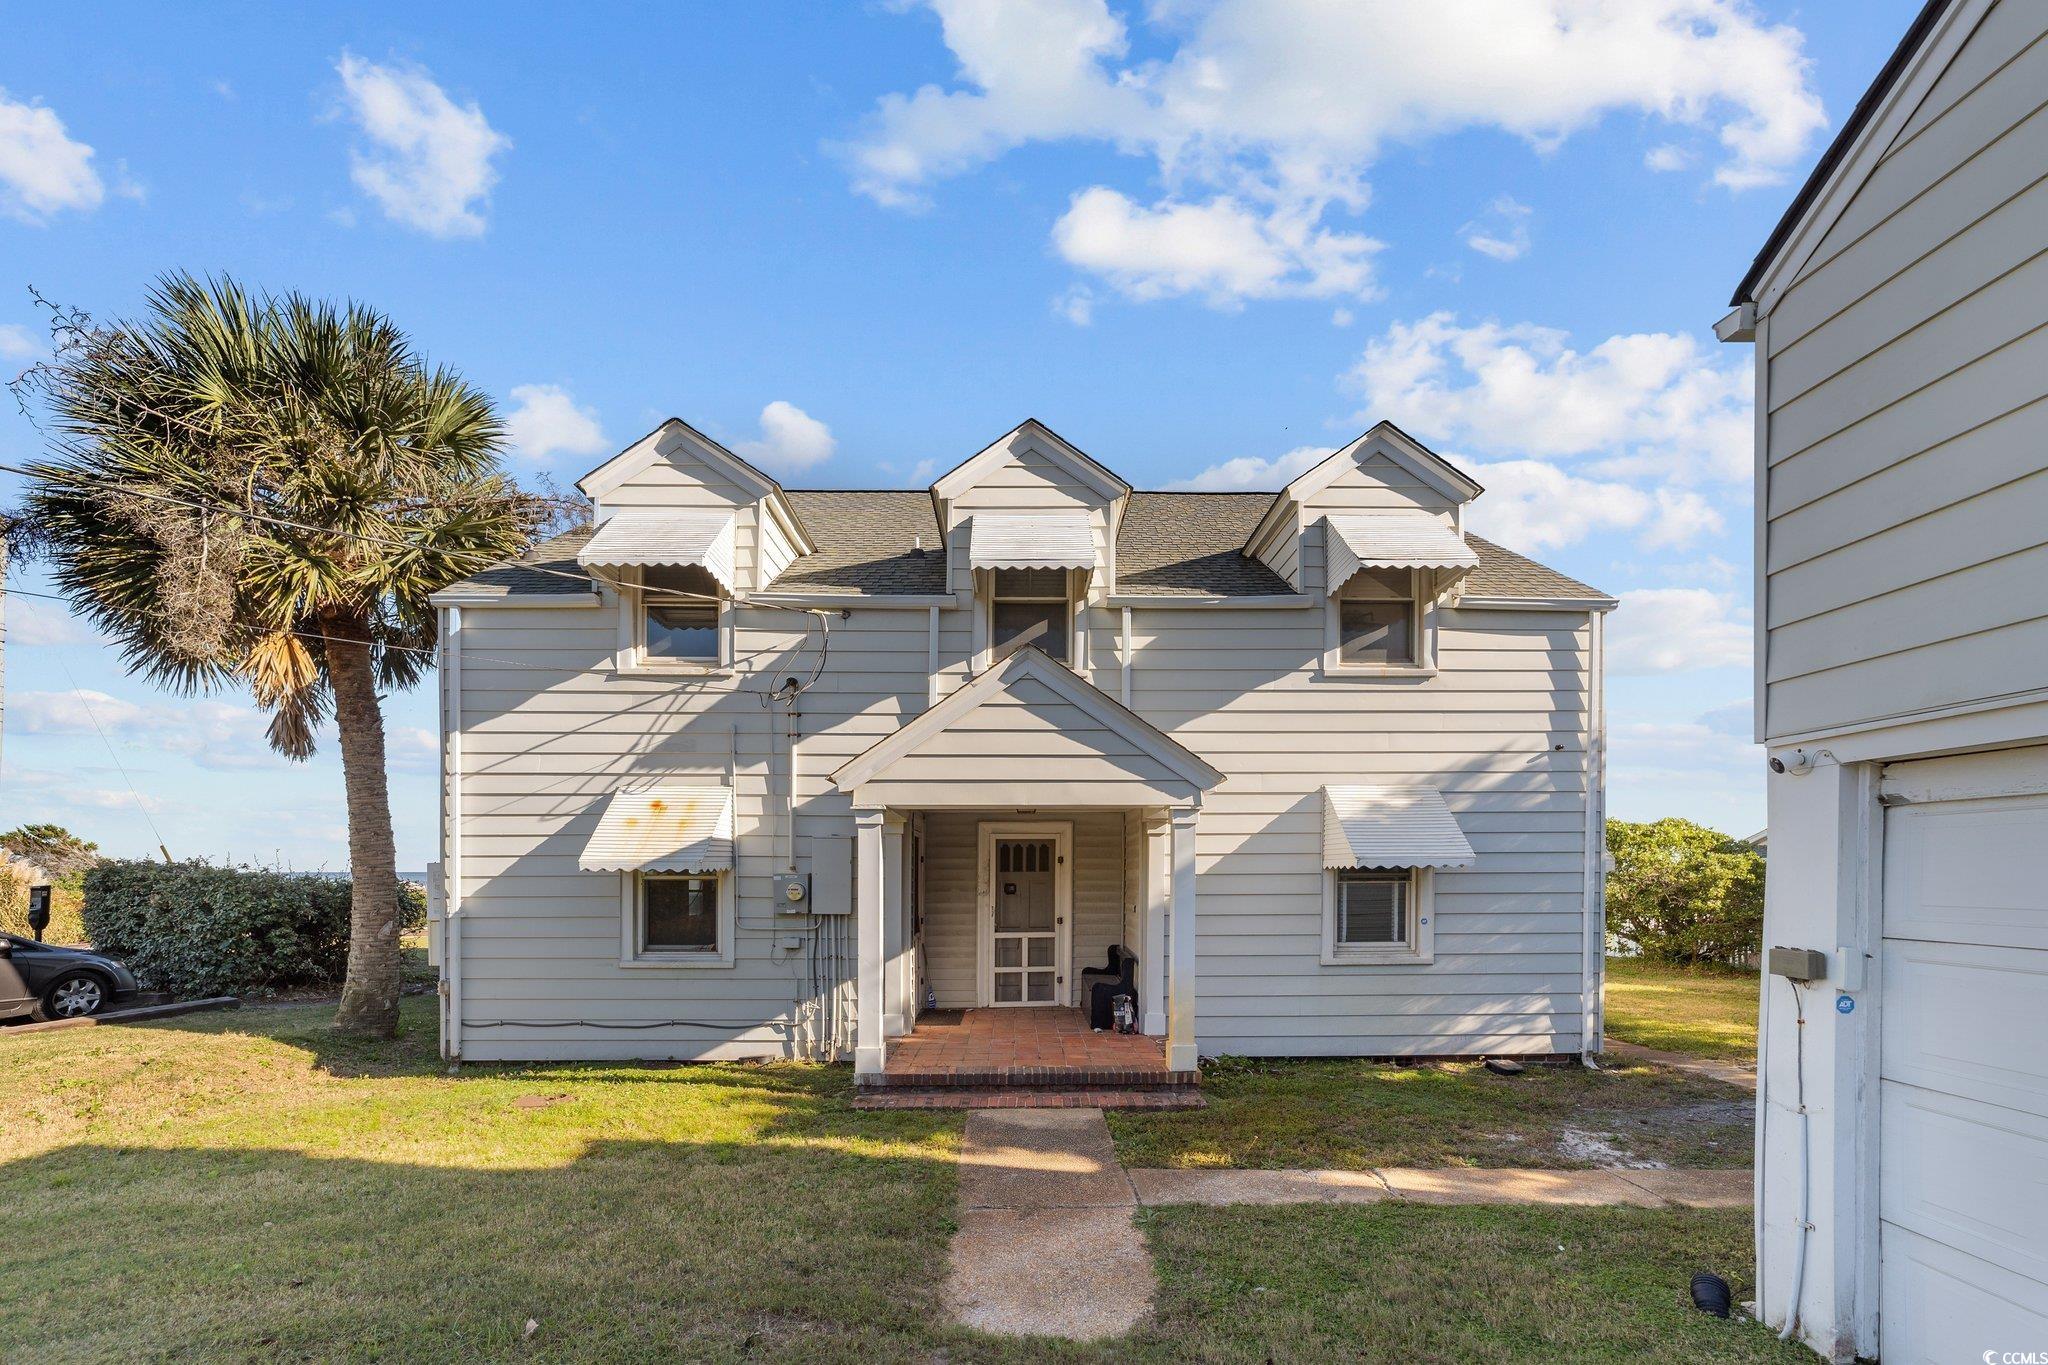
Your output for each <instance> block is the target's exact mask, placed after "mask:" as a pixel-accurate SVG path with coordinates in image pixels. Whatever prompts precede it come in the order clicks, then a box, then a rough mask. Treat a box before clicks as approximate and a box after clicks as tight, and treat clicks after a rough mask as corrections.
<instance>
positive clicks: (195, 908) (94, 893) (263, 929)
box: [83, 860, 426, 996]
mask: <svg viewBox="0 0 2048 1365" xmlns="http://www.w3.org/2000/svg"><path fill="white" fill-rule="evenodd" d="M349 894H350V883H349V882H348V881H347V880H345V879H343V878H340V877H324V876H319V875H317V874H313V873H305V872H271V871H265V870H263V869H261V868H247V867H223V866H220V865H218V864H214V863H209V862H205V861H203V860H193V861H189V862H179V863H159V862H146V861H139V860H138V861H116V862H108V863H103V864H101V865H100V866H98V867H96V868H94V869H93V870H92V871H90V872H88V873H86V874H85V903H84V907H83V918H84V924H85V932H86V936H87V937H88V938H89V939H90V940H91V941H92V944H93V946H94V947H95V948H97V949H98V950H99V951H101V952H103V953H107V954H109V955H111V956H113V957H118V958H120V959H122V960H123V961H124V962H126V963H127V964H128V966H129V968H130V969H131V970H132V971H134V973H135V975H136V976H137V977H138V978H139V979H140V980H141V982H142V984H143V985H144V986H145V987H148V988H151V989H155V990H167V991H171V992H173V993H174V994H177V995H181V996H200V995H230V994H241V993H244V992H248V991H254V990H281V989H287V988H291V987H302V986H323V985H329V984H332V983H334V982H337V981H339V980H340V979H341V976H342V973H343V971H344V970H345V968H346V967H347V965H348V908H349ZM399 920H400V926H401V928H404V929H416V928H418V927H419V926H420V925H421V924H423V923H424V922H425V920H426V900H425V897H424V895H423V894H421V892H420V890H419V888H417V887H414V886H411V885H409V884H407V883H404V882H401V883H400V884H399Z"/></svg>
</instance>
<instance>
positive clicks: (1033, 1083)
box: [861, 1066, 1202, 1090]
mask: <svg viewBox="0 0 2048 1365" xmlns="http://www.w3.org/2000/svg"><path fill="white" fill-rule="evenodd" d="M1201 1083H1202V1073H1201V1072H1199V1071H1167V1070H1165V1069H1163V1068H1158V1067H1101V1066H1000V1067H990V1068H987V1069H986V1070H980V1071H975V1070H968V1069H966V1068H960V1067H949V1068H947V1069H945V1070H939V1071H909V1070H903V1071H885V1072H883V1073H882V1074H881V1075H879V1076H869V1077H866V1078H864V1079H863V1080H862V1081H861V1088H862V1089H864V1090H898V1089H913V1090H1005V1089H1011V1088H1013V1087H1017V1086H1028V1087H1030V1088H1032V1089H1035V1090H1069V1089H1092V1090H1103V1089H1110V1090H1177V1089H1188V1088H1192V1087H1195V1086H1199V1085H1200V1084H1201Z"/></svg>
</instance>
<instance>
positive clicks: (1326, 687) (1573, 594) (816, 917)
mask: <svg viewBox="0 0 2048 1365" xmlns="http://www.w3.org/2000/svg"><path fill="white" fill-rule="evenodd" d="M579 487H581V488H582V489H583V490H584V492H585V493H587V494H588V495H589V497H590V498H591V499H592V501H593V502H594V503H595V505H596V518H597V520H596V525H595V528H594V530H584V531H578V532H572V533H570V534H568V535H565V536H561V537H558V538H556V539H554V540H552V541H549V542H548V543H546V544H544V545H542V546H540V547H539V548H538V549H537V550H536V551H534V552H533V553H532V554H531V555H530V556H528V557H527V558H526V559H525V560H522V561H520V562H518V563H512V564H506V565H502V566H499V567H497V568H494V569H491V570H489V571H487V572H485V573H483V574H480V575H478V576H477V577H475V578H473V579H471V580H469V581H466V582H463V583H458V584H456V585H454V586H453V587H450V588H448V589H447V590H446V591H444V592H442V593H440V594H438V595H437V596H436V598H435V602H436V604H437V605H438V606H439V607H440V608H441V610H442V612H443V623H442V626H443V641H444V645H443V649H444V657H443V666H442V670H441V680H442V706H443V727H444V735H445V755H444V758H445V773H446V779H447V780H446V783H445V786H444V794H445V799H446V821H445V826H444V835H443V840H444V842H443V854H442V860H443V862H444V864H445V866H446V869H447V883H448V887H449V895H448V897H447V902H446V920H445V924H444V926H443V929H442V932H441V934H440V935H439V936H438V939H437V941H438V942H439V944H440V945H441V946H440V948H439V953H440V956H441V958H442V959H443V960H444V969H443V970H444V977H445V983H446V991H445V996H446V1013H445V1016H444V1034H443V1037H444V1046H445V1048H446V1049H447V1051H448V1053H449V1055H450V1056H453V1057H460V1058H468V1059H505V1058H516V1059H528V1058H573V1057H584V1058H608V1057H613V1058H686V1059H705V1058H736V1057H780V1056H790V1055H803V1056H835V1055H851V1056H852V1057H853V1059H854V1061H855V1065H856V1069H857V1071H858V1073H859V1074H860V1075H861V1076H863V1077H873V1076H874V1075H875V1074H876V1073H877V1072H878V1071H879V1070H880V1068H881V1067H882V1065H883V1063H884V1060H885V1058H886V1056H887V1055H888V1050H889V1047H890V1040H891V1039H893V1038H895V1037H898V1036H900V1035H901V1034H903V1033H904V1032H906V1031H908V1030H910V1029H912V1028H913V1027H914V1026H915V1025H916V1022H917V1017H918V1015H919V1013H920V1012H921V1011H922V1010H924V1009H925V1008H927V1006H928V1005H935V1006H937V1007H939V1008H941V1009H954V1008H961V1009H973V1008H977V1007H983V1006H987V1007H1002V1006H1007V1005H1067V1004H1070V1003H1079V1002H1080V996H1079V994H1078V990H1077V986H1078V981H1077V977H1078V973H1079V972H1080V970H1081V969H1082V968H1084V967H1090V966H1099V965H1101V964H1102V963H1103V962H1104V960H1105V959H1106V957H1107V955H1108V951H1109V949H1110V947H1111V945H1113V944H1115V945H1123V946H1125V947H1127V948H1128V949H1130V950H1131V951H1133V952H1135V954H1136V956H1137V959H1138V965H1137V969H1136V975H1135V984H1136V986H1137V995H1138V1015H1139V1020H1138V1022H1139V1024H1140V1026H1141V1028H1142V1031H1143V1032H1146V1033H1149V1034H1154V1035H1163V1036H1164V1037H1165V1038H1166V1040H1167V1047H1166V1049H1165V1055H1166V1056H1167V1057H1168V1058H1169V1059H1170V1060H1171V1064H1172V1066H1173V1067H1174V1068H1175V1069H1177V1070H1179V1069H1187V1068H1191V1067H1192V1066H1193V1065H1194V1060H1195V1057H1196V1055H1197V1053H1198V1052H1199V1053H1200V1054H1203V1055H1211V1054H1219V1053H1251V1054H1264V1055H1290V1054H1315V1055H1345V1056H1354V1055H1367V1056H1420V1055H1429V1056H1459V1055H1478V1054H1489V1053H1516V1054H1524V1055H1535V1056H1547V1055H1557V1054H1563V1055H1577V1054H1580V1053H1583V1052H1588V1051H1591V1050H1594V1049H1596V1048H1597V1047H1598V1045H1599V1010H1600V981H1601V966H1602V957H1601V944H1602V906H1601V886H1602V881H1601V878H1602V847H1601V841H1600V838H1599V831H1600V829H1601V819H1602V804H1603V803H1602V773H1603V768H1602V763H1603V758H1602V721H1601V699H1600V679H1601V625H1602V621H1603V615H1604V613H1605V612H1606V611H1607V610H1608V609H1609V608H1611V607H1612V606H1613V605H1614V602H1613V600H1612V599H1611V598H1608V597H1606V596H1605V595H1603V594H1601V593H1599V592H1597V591H1595V590H1594V589H1592V588H1589V587H1587V586H1585V585H1584V584H1582V583H1577V582H1574V581H1573V580H1571V579H1569V578H1566V577H1564V576H1563V575H1561V574H1558V573H1555V572H1553V571H1551V570H1549V569H1546V568H1543V567H1542V566H1540V565H1538V564H1535V563H1532V562H1531V561H1529V560H1527V559H1524V558H1522V557H1521V556H1519V555H1516V554H1513V553H1511V552H1509V551H1507V550H1504V549H1501V548H1499V547H1497V546H1494V545H1490V544H1488V543H1487V542H1485V541H1483V540H1480V539H1479V538H1477V537H1475V536H1470V535H1467V534H1466V533H1465V532H1464V529H1463V528H1464V525H1465V512H1466V508H1467V505H1468V504H1469V503H1470V502H1471V501H1472V500H1473V499H1474V498H1475V497H1477V496H1479V494H1480V488H1479V486H1478V485H1477V484H1475V483H1474V482H1473V481H1472V480H1471V479H1469V478H1468V477H1466V476H1465V475H1464V474H1463V473H1461V472H1459V471H1458V470H1457V469H1455V468H1453V467H1452V466H1451V465H1450V464H1448V463H1447V462H1445V461H1444V460H1442V459H1440V458H1439V457H1437V456H1436V455H1434V454H1432V453H1431V452H1430V451H1428V450H1426V449H1424V448H1423V447H1422V446H1421V445H1419V444H1418V443H1416V442H1415V441H1414V440H1412V439H1411V438H1409V437H1408V436H1407V435H1405V434H1403V433H1402V432H1401V431H1399V430H1397V429H1396V428H1394V427H1393V426H1391V425H1388V424H1382V425H1380V426H1378V427H1375V428H1374V429H1373V430H1372V431H1370V432H1368V433H1366V434H1365V435H1364V436H1362V437H1360V438H1359V439H1358V440H1356V441H1354V442H1352V443H1351V444H1349V445H1348V446H1346V447H1345V448H1344V449H1343V450H1341V451H1338V452H1337V453H1335V454H1334V455H1332V456H1331V457H1330V458H1329V459H1327V460H1325V461H1324V462H1323V463H1321V464H1319V465H1318V466H1316V467H1315V468H1314V469H1312V470H1310V471H1309V472H1307V473H1306V474H1304V475H1302V476H1301V477H1300V478H1298V479H1296V480H1295V481H1294V482H1293V483H1292V484H1290V485H1289V486H1288V487H1287V488H1286V489H1284V490H1282V491H1281V492H1279V493H1277V494H1275V493H1258V494H1248V493H1146V492H1133V491H1132V490H1131V488H1130V486H1129V485H1128V484H1126V483H1125V482H1124V481H1123V480H1122V479H1120V478H1119V477H1117V475H1115V474H1114V473H1112V472H1111V471H1110V470H1108V469H1106V468H1104V467H1103V466H1102V465H1100V464H1098V463H1096V461H1094V460H1093V459H1091V458H1089V457H1088V456H1087V455H1085V454H1083V453H1082V452H1081V451H1079V450H1077V449H1075V448H1074V447H1073V446H1072V445H1070V444H1068V443H1067V442H1066V441H1064V440H1062V439H1061V438H1060V437H1059V436H1057V435H1055V434H1054V433H1053V432H1051V431H1050V430H1048V429H1047V428H1046V427H1044V426H1043V425H1041V424H1040V423H1038V422H1035V421H1031V422H1026V423H1024V424H1023V425H1021V426H1019V427H1017V428H1016V429H1015V430H1014V431H1011V432H1010V433H1008V434H1007V435H1005V436H1004V437H1002V438H1001V439H1000V440H998V441H996V442H995V443H994V444H993V445H991V446H989V447H988V448H987V449H986V450H983V451H982V452H980V453H979V454H977V455H975V456H973V457H972V458H971V459H968V460H967V461H966V462H964V463H963V464H961V465H960V466H959V467H958V468H956V469H954V470H953V471H952V472H950V473H948V474H946V475H945V476H944V477H942V478H941V479H939V481H938V482H937V483H935V484H934V485H932V487H931V488H930V489H929V490H909V489H904V490H885V491H840V490H817V491H796V490H785V489H783V488H782V487H780V486H779V485H778V484H776V483H775V481H774V480H772V479H770V478H768V477H767V476H765V475H763V474H761V473H760V472H759V471H757V470H755V469H752V468H750V467H749V466H748V465H747V464H745V463H744V462H742V461H741V460H739V459H738V458H736V457H735V456H734V455H733V454H732V453H731V452H729V451H727V450H725V449H724V448H722V447H721V446H719V445H718V444H716V443H715V442H713V441H711V440H709V439H708V438H706V437H705V436H703V435H702V434H701V433H699V432H697V431H694V430H692V429H691V428H690V427H688V426H687V425H685V424H683V423H682V422H678V421H669V422H667V423H664V424H663V425H662V426H661V427H660V428H659V429H657V430H656V431H654V432H653V433H651V434H650V435H648V436H647V437H645V438H644V439H642V440H640V441H638V442H636V443H635V444H633V445H632V446H631V447H629V448H628V449H626V450H625V451H624V452H623V453H621V454H620V455H618V456H617V457H615V458H613V459H612V460H610V461H608V462H607V463H605V464H604V465H603V466H601V467H600V468H598V469H597V470H595V471H593V472H592V473H591V474H589V475H587V476H586V477H585V478H584V479H583V480H582V481H581V482H580V484H579Z"/></svg>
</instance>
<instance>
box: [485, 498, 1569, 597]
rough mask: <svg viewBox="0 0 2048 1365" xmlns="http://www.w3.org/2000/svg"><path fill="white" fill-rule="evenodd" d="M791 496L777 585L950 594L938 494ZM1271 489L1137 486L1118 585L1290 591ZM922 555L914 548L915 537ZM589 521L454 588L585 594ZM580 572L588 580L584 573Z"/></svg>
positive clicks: (1522, 561) (1501, 572)
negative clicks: (1262, 558) (792, 524)
mask: <svg viewBox="0 0 2048 1365" xmlns="http://www.w3.org/2000/svg"><path fill="white" fill-rule="evenodd" d="M788 497H789V501H790V505H791V506H792V507H793V508H794V509H795V510H796V514H797V517H798V518H799V519H800V520H801V521H802V522H803V524H804V529H805V530H806V531H809V532H810V534H811V538H812V539H813V540H814V541H816V542H817V545H818V549H817V552H816V553H815V554H809V555H805V556H804V557H803V558H802V559H799V560H798V561H797V562H796V563H795V564H793V565H791V566H790V567H789V569H787V570H786V571H785V572H784V573H783V574H782V576H781V577H779V578H777V579H776V580H775V583H774V585H773V586H774V588H775V590H776V591H778V592H841V593H877V594H904V593H908V594H923V593H943V592H944V591H945V590H946V564H945V556H944V555H943V554H941V553H940V552H939V543H940V542H939V527H938V523H937V521H936V520H935V519H934V518H933V516H932V503H931V498H930V496H929V495H927V494H926V493H925V492H924V491H922V490H920V489H880V490H873V489H864V490H851V489H818V490H791V491H790V492H789V494H788ZM1272 501H1273V494H1271V493H1133V494H1131V501H1130V506H1129V507H1128V508H1127V509H1126V510H1125V513H1124V520H1123V529H1122V530H1121V532H1119V534H1118V536H1117V542H1116V554H1117V589H1118V591H1119V592H1124V593H1129V594H1131V595H1133V596H1141V595H1146V594H1157V595H1159V596H1166V597H1201V596H1216V597H1246V596H1260V595H1264V594H1269V593H1287V592H1291V591H1293V590H1292V589H1291V588H1289V587H1288V585H1287V582H1286V580H1285V579H1283V578H1281V577H1280V576H1279V575H1278V574H1276V573H1274V572H1273V571H1272V570H1271V569H1269V568H1267V567H1266V566H1265V565H1264V564H1262V563H1260V562H1259V561H1258V560H1256V559H1252V558H1249V557H1247V556H1246V555H1245V554H1244V553H1243V547H1244V543H1245V541H1246V540H1247V539H1248V538H1249V537H1250V535H1251V533H1252V528H1253V527H1255V526H1257V525H1258V523H1259V518H1260V517H1262V516H1264V515H1265V511H1266V508H1267V507H1268V506H1269V505H1270V504H1271V503H1272ZM920 536H922V537H923V539H924V545H925V553H924V554H922V555H919V554H917V553H915V550H914V548H913V547H914V546H915V544H916V542H917V538H918V537H920ZM589 539H590V531H589V530H588V529H585V530H581V531H570V532H567V533H565V534H563V535H559V536H556V537H555V538H554V539H552V540H548V541H545V542H543V543H542V544H540V545H538V546H535V547H534V549H533V550H532V551H531V552H529V553H528V554H527V555H525V556H524V557H522V558H521V559H518V560H515V561H509V562H507V563H504V564H498V565H494V566H493V567H491V568H489V569H486V570H484V571H483V572H482V573H480V574H477V575H476V576H474V577H472V578H469V579H466V580H464V581H463V582H461V583H457V584H456V585H454V587H453V588H451V589H450V590H449V591H451V592H461V593H464V594H466V595H471V596H504V595H507V594H518V595H521V596H524V595H528V594H540V595H547V596H556V595H560V594H564V593H575V592H587V591H589V588H588V586H587V584H588V582H589V580H588V577H587V576H586V575H585V574H584V572H583V570H582V569H581V568H580V567H578V565H577V563H576V551H577V550H578V549H580V548H581V547H582V546H583V544H584V542H585V541H587V540H589ZM1466 539H1467V540H1468V541H1470V543H1471V545H1472V548H1473V549H1475V550H1477V551H1478V552H1479V567H1478V568H1477V569H1475V570H1473V571H1472V573H1471V575H1470V576H1469V577H1467V578H1466V580H1465V591H1466V593H1468V594H1469V595H1471V596H1474V597H1507V598H1532V599H1545V598H1559V597H1563V598H1575V599H1577V598H1602V597H1605V596H1606V594H1605V593H1602V592H1601V591H1599V590H1598V589H1597V588H1591V587H1588V586H1587V585H1586V584H1584V583H1581V582H1579V581H1578V580H1577V579H1575V578H1568V577H1566V576H1565V575H1564V574H1561V573H1559V572H1557V570H1555V569H1550V568H1546V567H1545V566H1543V565H1541V564H1538V563H1537V562H1536V561H1535V560H1533V559H1529V558H1526V557H1524V556H1522V555H1518V554H1516V553H1515V552H1514V551H1512V550H1505V549H1502V548H1501V547H1500V546H1498V545H1495V544H1494V543H1493V542H1492V541H1489V540H1482V539H1480V538H1479V537H1478V536H1468V537H1466ZM578 580H581V581H578Z"/></svg>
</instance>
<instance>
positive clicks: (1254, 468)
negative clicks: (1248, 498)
mask: <svg viewBox="0 0 2048 1365" xmlns="http://www.w3.org/2000/svg"><path fill="white" fill-rule="evenodd" d="M1333 450H1334V447H1332V446H1296V447H1295V448H1294V449H1292V450H1290V451H1288V452H1287V453H1286V454H1284V455H1275V456H1274V457H1273V458H1272V459H1270V460H1261V459H1257V458H1255V457H1253V456H1250V455H1240V456H1239V457H1238V458H1236V459H1234V460H1225V461H1224V462H1223V463H1221V464H1212V465H1210V466H1209V467H1208V468H1207V469H1204V470H1201V471H1200V472H1199V473H1196V474H1194V475H1192V476H1190V477H1188V478H1185V479H1180V480H1178V481H1176V482H1174V483H1170V484H1168V485H1166V486H1167V487H1168V488H1173V489H1194V490H1196V491H1199V492H1205V493H1229V492H1236V491H1241V490H1245V491H1251V492H1262V493H1266V492H1276V491H1278V490H1279V489H1281V488H1283V487H1285V486H1286V485H1287V484H1289V483H1292V482H1293V481H1294V480H1295V479H1297V478H1299V477H1300V476H1301V475H1302V474H1303V473H1305V472H1306V471H1308V470H1309V469H1310V468H1312V467H1314V466H1315V465H1317V464H1320V463H1321V462H1322V461H1324V460H1326V459H1328V458H1329V457H1330V454H1331V452H1332V451H1333Z"/></svg>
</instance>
